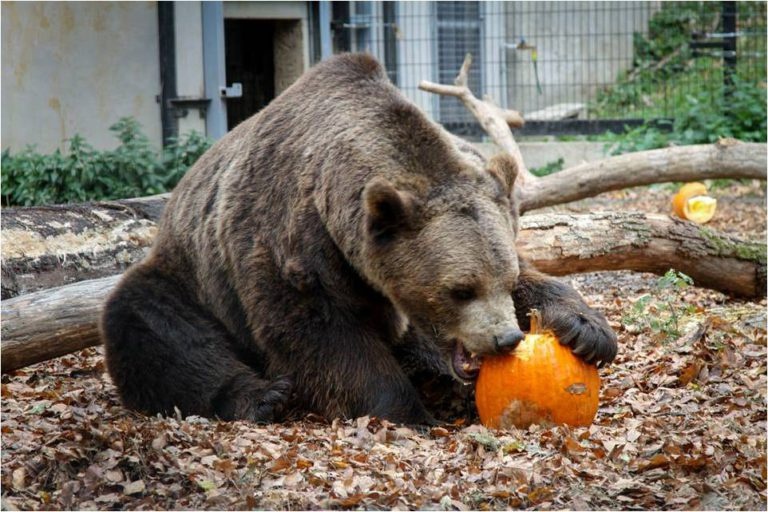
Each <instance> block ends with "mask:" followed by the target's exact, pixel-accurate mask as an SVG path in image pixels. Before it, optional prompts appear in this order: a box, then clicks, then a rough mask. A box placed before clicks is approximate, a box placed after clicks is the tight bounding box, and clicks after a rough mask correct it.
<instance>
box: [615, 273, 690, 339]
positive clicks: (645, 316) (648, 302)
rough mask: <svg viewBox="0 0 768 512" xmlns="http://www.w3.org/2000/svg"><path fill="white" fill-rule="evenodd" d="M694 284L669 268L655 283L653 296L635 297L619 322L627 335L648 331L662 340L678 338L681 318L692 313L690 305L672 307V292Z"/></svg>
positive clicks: (683, 275)
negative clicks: (627, 332) (626, 330)
mask: <svg viewBox="0 0 768 512" xmlns="http://www.w3.org/2000/svg"><path fill="white" fill-rule="evenodd" d="M691 285H693V279H691V278H690V277H689V276H687V275H686V274H683V273H682V272H678V271H676V270H674V269H669V270H668V271H667V272H666V273H665V274H664V275H663V276H662V277H660V278H659V279H658V281H656V286H655V288H654V289H653V290H652V293H650V294H646V295H643V296H641V297H640V298H638V299H637V300H636V301H635V302H634V304H632V307H631V308H630V309H629V311H628V312H627V313H625V314H624V316H623V317H622V319H621V322H622V324H624V326H625V327H626V328H627V329H628V330H629V331H630V332H642V331H648V332H650V333H651V334H653V335H654V336H657V337H659V338H660V339H661V340H663V341H668V340H671V339H675V338H677V337H679V336H680V335H681V334H682V332H681V329H682V325H681V323H682V319H683V317H684V316H686V315H690V314H691V313H693V312H694V309H695V308H693V307H692V306H690V305H689V306H679V305H676V304H675V297H674V294H673V290H674V289H684V288H687V287H689V286H691Z"/></svg>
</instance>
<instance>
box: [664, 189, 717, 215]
mask: <svg viewBox="0 0 768 512" xmlns="http://www.w3.org/2000/svg"><path fill="white" fill-rule="evenodd" d="M716 208H717V199H715V198H714V197H710V196H708V195H707V187H706V185H704V184H703V183H699V182H698V181H696V182H693V183H686V184H685V185H683V186H682V187H680V191H678V193H677V194H675V195H674V197H672V210H673V211H674V212H675V215H677V216H678V217H680V218H681V219H688V220H692V221H693V222H696V223H699V224H704V223H706V222H709V221H710V220H711V219H712V217H713V216H714V215H715V209H716Z"/></svg>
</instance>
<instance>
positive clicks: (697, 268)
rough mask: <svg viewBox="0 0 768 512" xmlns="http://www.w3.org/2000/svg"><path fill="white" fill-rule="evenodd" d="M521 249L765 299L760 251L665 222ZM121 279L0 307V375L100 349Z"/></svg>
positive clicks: (608, 226)
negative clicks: (103, 320)
mask: <svg viewBox="0 0 768 512" xmlns="http://www.w3.org/2000/svg"><path fill="white" fill-rule="evenodd" d="M520 246H521V249H522V250H523V252H524V253H525V254H526V255H527V256H528V257H529V258H530V259H531V261H532V262H533V263H534V265H536V266H537V267H538V268H540V269H541V270H543V271H545V272H549V273H551V274H555V275H565V274H571V273H575V272H589V271H596V270H606V269H610V270H618V269H627V270H637V271H648V272H655V273H658V274H663V273H664V272H666V271H667V270H668V269H669V268H675V269H677V270H680V271H682V272H685V273H686V274H688V275H690V276H691V277H693V279H694V282H695V283H696V284H699V285H703V286H708V287H710V288H714V289H716V290H720V291H722V292H724V293H728V294H731V295H736V296H742V297H762V296H763V295H764V293H765V287H766V255H765V246H764V245H761V244H758V243H750V242H744V241H741V240H738V239H736V238H734V237H731V236H727V235H724V234H720V233H717V232H714V231H712V230H709V229H707V228H703V227H701V226H698V225H695V224H691V223H688V222H684V221H679V220H675V219H670V218H669V217H667V216H664V215H646V214H642V213H596V214H581V215H576V214H570V215H569V214H543V215H528V216H526V217H523V218H522V230H521V233H520ZM118 279H119V276H112V277H107V278H102V279H94V280H89V281H83V282H80V283H75V284H70V285H66V286H62V287H59V288H53V289H49V290H41V291H38V292H34V293H29V294H26V295H22V296H20V297H16V298H13V299H9V300H5V301H3V302H2V319H3V322H2V345H1V348H2V359H1V360H0V362H1V363H2V372H4V373H5V372H9V371H13V370H15V369H18V368H21V367H24V366H27V365H29V364H33V363H36V362H39V361H44V360H47V359H50V358H53V357H57V356H60V355H63V354H67V353H70V352H73V351H75V350H79V349H82V348H86V347H89V346H92V345H96V344H98V343H99V342H100V341H99V336H98V332H97V328H96V322H97V319H98V315H99V312H100V309H101V306H102V303H103V301H104V298H105V297H106V296H107V294H108V293H109V292H110V290H111V289H112V288H113V287H114V286H115V284H116V282H117V280H118Z"/></svg>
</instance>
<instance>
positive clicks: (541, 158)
mask: <svg viewBox="0 0 768 512" xmlns="http://www.w3.org/2000/svg"><path fill="white" fill-rule="evenodd" d="M472 144H473V145H474V146H475V147H476V148H477V149H479V150H480V152H481V153H482V154H483V155H485V157H486V158H490V157H492V156H493V155H495V154H497V153H500V152H501V149H499V146H497V145H496V144H493V143H490V142H473V143H472ZM518 146H520V153H521V154H522V155H523V161H524V162H525V165H526V167H528V168H529V169H535V168H537V167H544V166H545V165H547V164H549V163H552V162H556V161H557V160H558V159H559V158H562V159H563V168H564V169H567V168H569V167H573V166H576V165H579V164H582V163H584V162H596V161H598V160H602V159H604V158H607V157H606V154H605V149H604V148H605V143H604V142H586V141H577V142H520V143H518Z"/></svg>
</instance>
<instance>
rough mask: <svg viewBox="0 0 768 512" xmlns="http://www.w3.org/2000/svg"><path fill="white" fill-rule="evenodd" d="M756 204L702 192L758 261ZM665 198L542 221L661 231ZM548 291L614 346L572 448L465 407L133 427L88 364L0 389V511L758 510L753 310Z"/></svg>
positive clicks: (759, 374) (97, 355)
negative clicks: (611, 223)
mask: <svg viewBox="0 0 768 512" xmlns="http://www.w3.org/2000/svg"><path fill="white" fill-rule="evenodd" d="M764 187H765V184H764V183H757V182H756V183H752V184H733V185H730V186H727V187H725V188H718V189H716V190H714V192H713V195H715V196H716V197H717V198H718V201H719V209H718V215H717V216H716V218H715V219H714V220H713V221H712V223H711V224H710V226H711V227H713V228H714V229H717V230H720V231H723V232H727V233H730V234H738V235H739V236H741V237H743V238H746V239H750V240H758V241H763V242H764V241H765V240H766V197H765V189H764ZM670 190H671V189H670V188H669V187H651V188H641V189H632V190H628V191H622V192H617V193H614V194H606V195H603V196H601V197H599V198H596V199H592V200H587V201H580V202H578V203H574V204H570V205H564V206H560V207H558V208H557V209H558V210H568V211H590V210H607V209H612V210H640V211H645V212H667V211H668V210H669V205H668V202H669V197H670V196H671V192H670ZM566 280H567V281H569V282H571V283H572V284H573V285H574V286H575V287H576V288H577V289H578V290H579V291H580V292H581V293H582V294H583V295H584V296H585V297H586V299H587V301H588V302H589V303H590V304H592V305H593V306H594V307H596V308H599V309H600V310H602V311H603V312H605V314H606V315H607V317H608V319H609V321H610V322H611V324H612V325H613V327H614V328H615V329H616V331H617V332H618V335H619V343H620V351H619V355H618V358H617V360H616V361H615V363H614V364H613V365H611V366H610V367H608V368H606V369H603V370H601V376H602V389H601V401H600V410H599V412H598V415H597V418H596V420H595V422H594V424H593V425H592V426H591V427H589V428H568V427H553V428H541V427H531V428H530V429H528V430H515V429H513V430H507V431H491V430H487V429H485V428H484V427H482V426H480V425H479V424H478V421H477V418H476V415H475V414H474V411H473V410H472V406H471V404H472V397H471V390H466V389H465V390H464V391H463V394H462V393H460V394H459V395H456V397H453V398H451V402H450V403H449V405H446V406H445V409H444V410H443V412H444V413H445V414H444V416H447V417H448V419H449V420H450V421H449V423H448V424H446V425H445V426H442V427H434V428H424V429H412V428H406V427H402V426H398V425H393V424H389V423H387V422H383V421H379V420H377V419H371V418H367V417H366V418H358V419H356V420H349V421H339V420H335V421H332V422H325V421H323V420H321V419H319V418H307V419H305V420H304V421H300V422H293V423H285V424H274V425H254V424H249V423H245V422H218V421H211V420H207V419H202V418H196V417H191V418H187V419H185V420H183V421H182V420H180V419H178V418H153V417H144V416H141V415H138V414H135V413H132V412H129V411H127V410H125V409H123V408H122V407H121V406H120V404H119V402H118V400H117V397H116V393H115V388H114V387H113V386H112V384H111V383H110V381H109V378H108V376H107V375H106V374H105V372H104V363H103V357H102V351H101V349H100V348H93V349H87V350H84V351H82V352H79V353H76V354H72V355H69V356H66V357H62V358H59V359H56V360H53V361H49V362H46V363H41V364H38V365H35V366H31V367H28V368H26V369H23V370H20V371H17V372H15V373H14V374H12V375H4V376H3V378H2V475H1V477H2V480H1V481H2V508H3V509H6V510H12V509H14V508H18V509H24V510H29V509H81V510H82V509H146V510H153V509H154V510H159V509H254V508H256V509H327V508H338V509H349V508H351V509H440V510H467V509H478V510H488V509H509V508H533V509H563V508H570V509H649V508H650V509H662V508H663V509H713V510H714V509H745V510H748V509H751V510H765V508H766V385H767V381H766V301H765V299H763V300H761V301H743V300H733V299H729V298H728V297H726V296H724V295H722V294H720V293H717V292H713V291H710V290H706V289H701V288H697V287H695V286H677V285H682V284H683V281H682V279H681V278H677V279H673V280H672V281H670V280H666V281H664V280H660V277H659V276H655V275H649V274H637V273H631V272H613V273H608V272H604V273H592V274H584V275H578V276H571V277H570V278H566ZM670 283H672V284H671V285H670ZM427 400H428V401H431V400H433V398H429V395H428V398H427ZM432 405H433V406H435V405H436V402H433V403H432ZM440 407H442V406H440Z"/></svg>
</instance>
